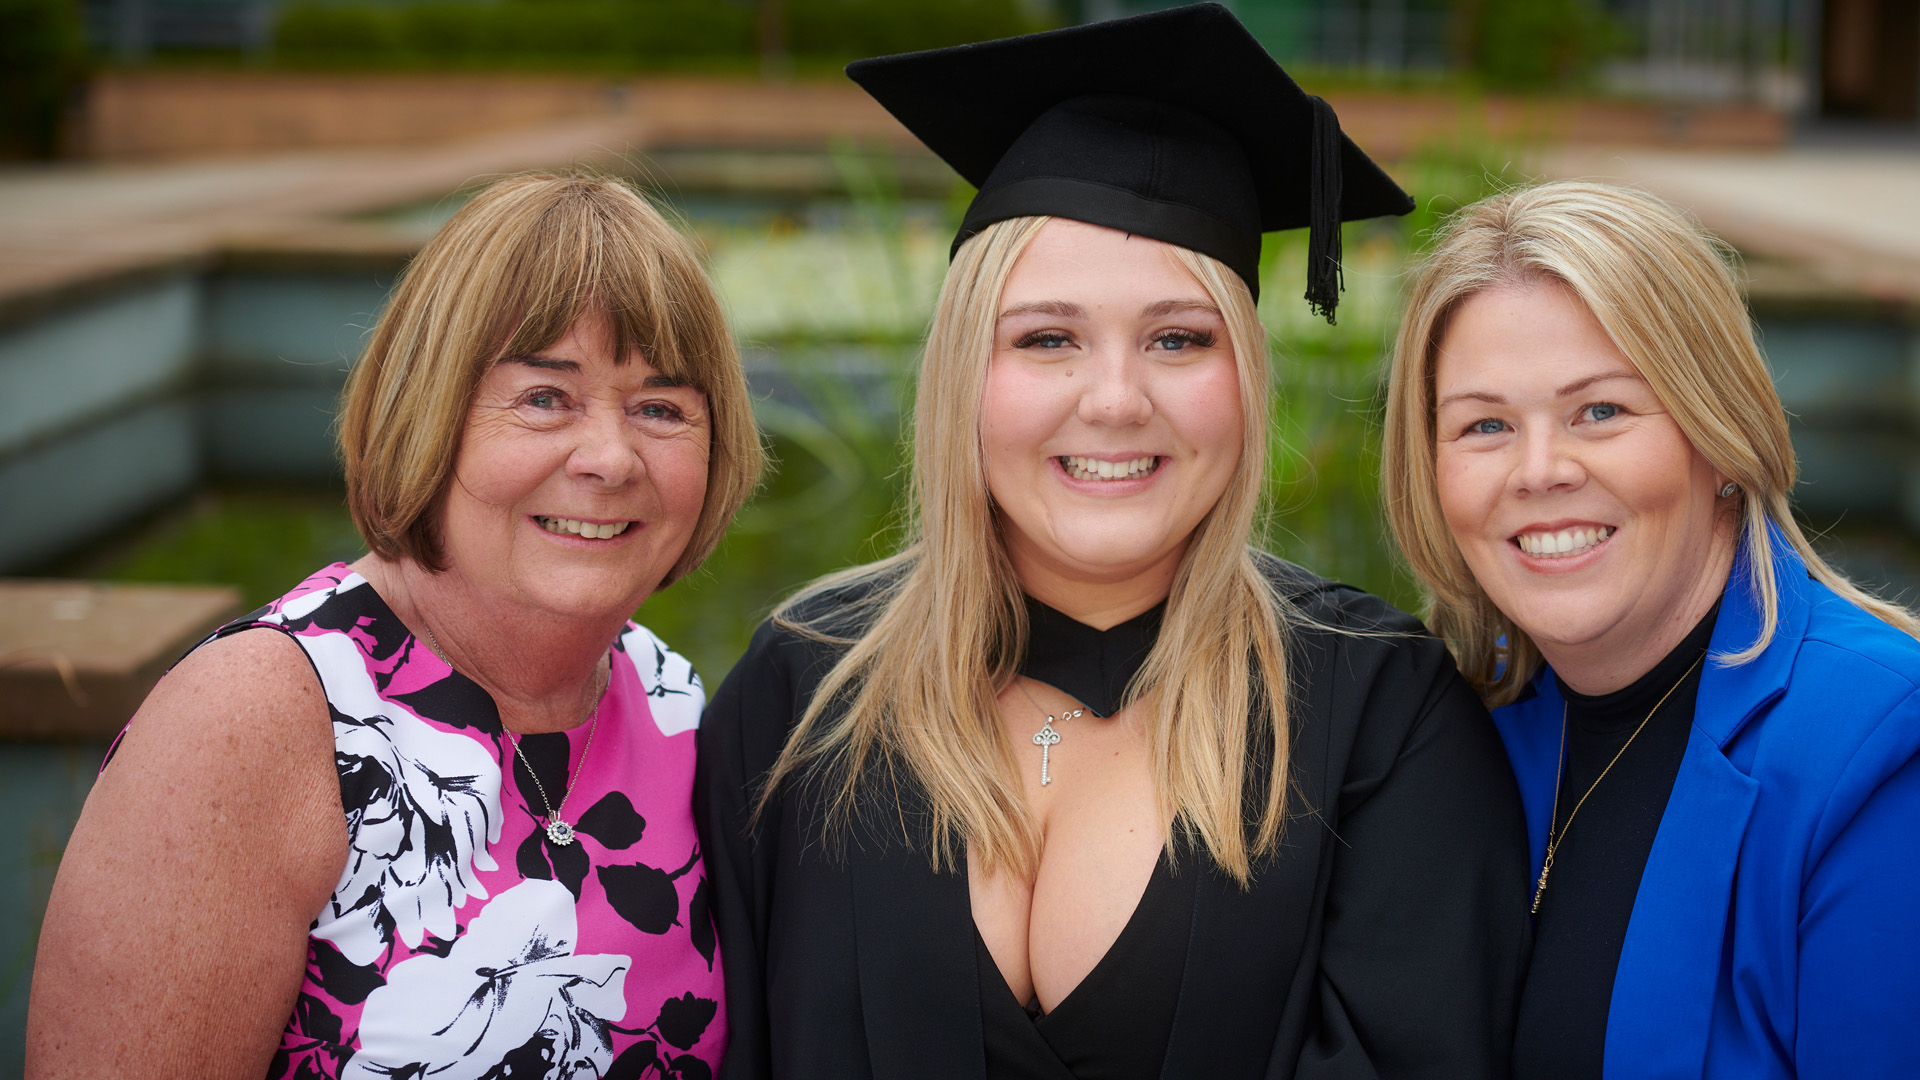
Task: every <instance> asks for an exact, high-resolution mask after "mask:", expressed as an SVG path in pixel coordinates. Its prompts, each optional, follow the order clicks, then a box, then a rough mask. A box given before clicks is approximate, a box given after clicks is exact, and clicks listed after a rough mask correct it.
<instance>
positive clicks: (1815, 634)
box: [1789, 580, 1920, 698]
mask: <svg viewBox="0 0 1920 1080" xmlns="http://www.w3.org/2000/svg"><path fill="white" fill-rule="evenodd" d="M1807 587H1808V599H1809V601H1810V603H1809V605H1808V607H1809V610H1808V613H1807V629H1806V633H1805V635H1804V637H1803V644H1802V646H1801V654H1800V658H1799V661H1798V662H1797V663H1796V664H1795V666H1794V671H1793V677H1792V679H1791V680H1790V682H1789V686H1790V687H1793V686H1794V685H1795V684H1801V683H1803V682H1817V683H1823V684H1825V683H1831V684H1832V685H1829V686H1825V687H1823V689H1824V690H1827V691H1837V692H1840V693H1850V694H1861V693H1870V694H1875V695H1898V696H1900V697H1902V698H1904V697H1906V696H1908V695H1911V694H1912V693H1914V692H1915V691H1917V690H1920V640H1916V639H1915V638H1914V637H1913V636H1912V635H1910V634H1907V633H1906V632H1904V631H1902V630H1901V629H1899V628H1898V627H1895V626H1891V625H1889V624H1887V623H1886V622H1883V621H1881V620H1880V619H1879V618H1878V617H1876V616H1875V615H1874V614H1873V613H1872V612H1869V611H1867V610H1865V609H1864V608H1861V607H1860V606H1859V605H1857V604H1854V603H1852V602H1850V601H1848V600H1846V599H1845V598H1843V597H1841V596H1839V595H1837V594H1835V593H1834V592H1833V591H1832V590H1831V589H1828V588H1827V587H1826V586H1825V585H1822V584H1820V583H1819V582H1817V581H1811V580H1809V581H1808V582H1807ZM1842 674H1844V675H1845V676H1847V677H1848V678H1849V679H1857V680H1864V685H1863V684H1858V683H1842V682H1841V681H1840V680H1839V679H1836V678H1833V676H1836V675H1842Z"/></svg>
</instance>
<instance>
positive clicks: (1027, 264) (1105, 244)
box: [1001, 218, 1208, 309]
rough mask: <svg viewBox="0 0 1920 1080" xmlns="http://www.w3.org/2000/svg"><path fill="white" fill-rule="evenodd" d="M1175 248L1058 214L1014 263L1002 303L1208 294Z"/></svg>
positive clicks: (1129, 302) (1123, 303)
mask: <svg viewBox="0 0 1920 1080" xmlns="http://www.w3.org/2000/svg"><path fill="white" fill-rule="evenodd" d="M1175 251H1176V249H1175V248H1174V247H1173V245H1171V244H1167V243H1163V242H1162V241H1159V240H1154V239H1151V238H1148V237H1145V236H1140V235H1137V234H1131V233H1124V232H1121V231H1119V230H1118V229H1109V228H1105V227H1104V226H1100V225H1089V224H1087V223H1085V222H1081V221H1074V220H1071V219H1069V218H1054V219H1052V220H1050V221H1048V222H1047V223H1046V224H1045V225H1043V226H1041V227H1040V231H1039V232H1038V233H1037V234H1035V235H1034V237H1033V239H1032V241H1030V242H1029V243H1028V244H1027V247H1026V250H1024V251H1022V252H1021V253H1020V258H1019V259H1018V260H1017V261H1016V262H1015V263H1014V264H1013V271H1012V273H1011V274H1009V275H1008V277H1007V284H1006V287H1005V289H1003V290H1002V292H1001V306H1002V307H1006V306H1010V305H1012V304H1018V303H1023V302H1029V301H1036V300H1065V301H1070V302H1074V303H1079V304H1083V305H1088V306H1089V307H1091V306H1094V305H1101V306H1108V305H1110V306H1114V307H1118V308H1121V309H1125V308H1127V307H1130V306H1133V305H1134V304H1135V303H1136V302H1137V303H1138V304H1141V305H1144V304H1150V303H1153V302H1155V301H1159V300H1165V299H1170V298H1177V299H1194V300H1200V301H1206V300H1208V296H1207V291H1206V288H1205V287H1204V286H1202V285H1201V284H1200V281H1199V279H1197V278H1195V277H1194V276H1193V275H1192V274H1191V273H1189V272H1188V271H1187V268H1186V267H1185V266H1182V265H1181V264H1180V260H1179V258H1178V257H1177V256H1176V255H1175Z"/></svg>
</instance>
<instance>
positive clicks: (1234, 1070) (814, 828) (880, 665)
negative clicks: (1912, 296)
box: [695, 5, 1527, 1080]
mask: <svg viewBox="0 0 1920 1080" xmlns="http://www.w3.org/2000/svg"><path fill="white" fill-rule="evenodd" d="M1175 65H1177V66H1178V67H1179V68H1181V69H1183V70H1180V71H1175V70H1173V69H1174V67H1175ZM849 74H851V75H852V76H853V78H854V79H855V80H856V81H858V82H859V83H861V85H863V86H864V87H866V88H867V89H868V91H869V92H871V93H872V94H873V95H874V96H875V97H877V98H878V99H879V100H880V101H881V102H882V103H883V104H884V105H885V106H886V107H887V108H888V109H889V110H891V111H892V112H893V114H894V115H895V116H897V117H898V118H899V119H900V120H901V121H902V122H903V123H905V124H906V125H907V127H908V128H910V129H911V130H913V131H914V132H915V134H917V135H919V136H920V137H921V138H922V139H923V140H925V141H926V143H927V145H928V146H930V147H931V148H932V149H933V150H934V151H935V152H937V153H939V154H940V155H941V156H942V157H943V158H945V159H946V160H947V162H948V163H950V164H951V165H953V166H954V167H955V169H957V170H958V171H959V172H960V174H961V175H963V176H965V177H966V178H968V179H969V180H970V181H972V182H973V183H975V184H976V185H977V186H978V187H979V189H980V191H979V195H978V196H977V197H976V198H975V199H974V201H973V203H972V205H971V207H970V208H969V210H968V212H967V214H966V218H965V221H964V224H963V225H962V227H961V230H960V234H959V236H958V238H957V239H956V241H955V249H954V259H953V266H952V268H951V270H950V271H949V272H948V275H947V280H946V284H945V287H944V289H943V291H942V294H941V297H940V302H939V307H938V309H937V311H936V313H935V315H934V321H933V326H932V329H931V331H930V334H929V338H928V344H927V349H926V356H925V362H924V366H923V367H922V370H921V376H920V382H919V392H918V400H917V401H916V403H915V429H914V460H913V487H912V499H913V505H912V514H913V516H912V528H911V532H910V538H909V541H908V543H907V544H906V546H905V547H904V548H903V549H902V550H901V551H900V553H899V554H897V555H894V556H893V557H891V558H887V559H883V560H881V561H880V562H877V563H873V564H871V565H868V566H863V567H859V568H856V569H854V570H850V571H846V572H844V573H842V574H839V575H835V576H833V577H830V578H828V579H826V580H823V581H821V582H818V583H816V584H814V585H813V586H811V587H809V588H808V589H806V590H804V591H803V592H802V593H801V594H800V595H799V596H797V597H796V598H794V599H793V600H792V601H791V602H789V603H788V604H787V605H786V606H784V607H783V608H782V609H781V610H780V611H778V612H777V613H776V614H775V615H774V617H773V619H772V620H771V621H769V623H768V624H767V625H765V626H763V627H762V628H761V629H760V631H759V633H758V634H757V635H756V636H755V637H754V640H753V644H752V646H751V647H750V648H749V650H748V652H747V654H746V656H745V657H744V658H743V659H742V660H741V661H740V663H739V664H738V666H736V667H735V668H734V670H733V673H732V675H731V676H730V677H729V678H728V679H727V681H726V683H725V684H724V685H723V686H722V687H721V688H720V690H719V691H718V693H717V694H716V695H715V698H714V702H713V705H712V707H711V708H710V709H709V711H708V713H707V715H706V718H705V720H704V722H703V725H702V727H701V730H700V735H699V739H700V743H699V749H700V765H699V773H698V782H697V790H696V793H695V800H696V808H697V811H696V812H697V813H698V814H699V815H700V816H701V819H702V828H703V836H704V844H705V849H704V850H705V856H706V860H707V868H708V872H709V873H710V874H711V875H712V879H711V881H710V882H709V883H708V888H709V889H710V894H711V898H712V903H713V905H714V912H715V921H716V924H717V926H718V928H719V934H720V953H721V956H722V958H723V963H724V965H725V973H726V978H727V992H728V1009H729V1016H730V1025H731V1043H730V1048H729V1051H728V1055H727V1058H726V1061H725V1063H724V1065H723V1067H722V1070H721V1075H722V1076H723V1077H735V1078H746V1077H795V1078H800V1077H806V1078H813V1077H833V1078H836V1080H839V1078H853V1077H902V1078H905V1077H912V1078H915V1080H922V1078H929V1077H955V1078H961V1077H965V1078H973V1080H979V1078H984V1077H995V1078H1000V1077H1048V1078H1055V1080H1058V1078H1072V1077H1081V1078H1091V1077H1111V1078H1130V1077H1153V1076H1189V1075H1193V1076H1199V1075H1205V1076H1211V1077H1258V1076H1266V1077H1323V1076H1340V1077H1365V1076H1422V1077H1463V1078H1464V1077H1471V1078H1475V1080H1484V1078H1487V1077H1499V1076H1503V1075H1504V1074H1505V1072H1506V1069H1507V1057H1508V1048H1509V1045H1510V1042H1511V1039H1512V1025H1513V1012H1514V1003H1515V1000H1516V986H1517V983H1518V981H1519V976H1520V970H1521V964H1522V959H1523V951H1524V942H1525V937H1526V934H1527V913H1526V908H1525V904H1524V902H1523V899H1522V898H1523V897H1524V894H1525V884H1526V866H1525V839H1524V836H1523V830H1522V825H1521V816H1520V807H1519V802H1518V797H1517V793H1516V790H1515V787H1514V783H1513V780H1512V777H1511V775H1510V774H1509V772H1508V770H1507V768H1506V764H1505V760H1504V757H1503V755H1502V752H1501V747H1500V743H1499V740H1498V738H1497V736H1496V735H1495V733H1494V730H1493V728H1492V726H1491V724H1490V722H1489V721H1488V719H1487V717H1486V714H1485V713H1484V712H1483V711H1482V709H1481V707H1480V705H1479V703H1478V702H1477V701H1476V700H1475V698H1474V695H1473V693H1472V691H1471V690H1469V689H1468V687H1467V686H1466V684H1465V683H1464V682H1462V681H1461V679H1460V677H1459V675H1458V674H1457V673H1456V671H1455V669H1454V666H1453V663H1452V662H1451V660H1449V658H1448V656H1447V653H1446V650H1445V649H1444V648H1443V647H1442V646H1441V645H1440V643H1439V642H1438V641H1436V640H1435V639H1433V638H1432V637H1430V636H1428V635H1427V634H1426V633H1425V632H1424V631H1423V630H1422V628H1421V627H1420V626H1419V624H1418V623H1417V622H1415V621H1414V620H1413V619H1411V618H1409V617H1408V616H1406V615H1403V614H1401V613H1400V612H1398V611H1395V610H1394V609H1392V608H1391V607H1389V606H1387V605H1386V604H1384V603H1382V602H1381V601H1380V600H1378V599H1376V598H1374V597H1372V596H1369V595H1367V594H1365V593H1363V592H1360V591H1358V590H1356V589H1352V588H1349V587H1346V586H1343V585H1338V584H1335V583H1333V582H1329V581H1325V580H1322V579H1320V578H1317V577H1315V576H1313V575H1312V574H1310V573H1308V572H1307V571H1305V570H1302V569H1300V568H1299V567H1296V566H1292V565H1290V564H1288V563H1285V562H1282V561H1281V560H1279V559H1276V558H1274V557H1272V556H1269V555H1266V554H1264V553H1262V552H1259V551H1256V550H1253V549H1251V548H1249V546H1248V541H1249V537H1250V536H1251V534H1252V528H1253V524H1254V519H1255V513H1256V507H1257V503H1258V501H1259V493H1260V491H1261V488H1262V479H1263V473H1264V469H1265V465H1266V446H1267V439H1268V434H1267V428H1266V417H1267V415H1268V393H1269V381H1270V379H1269V369H1268V363H1267V355H1268V350H1267V342H1266V339H1265V334H1264V332H1263V330H1262V328H1261V325H1260V323H1259V321H1258V320H1257V318H1256V316H1255V313H1254V290H1255V289H1256V288H1257V286H1258V263H1259V251H1260V234H1261V233H1262V231H1264V230H1269V229H1277V228H1291V227H1298V226H1301V225H1306V224H1309V223H1311V225H1312V227H1313V232H1312V242H1311V247H1312V249H1313V259H1314V266H1313V267H1312V268H1311V272H1310V276H1311V278H1312V279H1313V282H1314V284H1313V286H1312V287H1311V288H1310V290H1309V298H1310V299H1312V300H1314V301H1315V302H1316V303H1318V304H1319V305H1321V306H1322V307H1323V308H1324V310H1326V311H1327V313H1328V314H1329V315H1331V313H1332V309H1333V305H1334V304H1335V302H1336V301H1337V298H1338V261H1337V260H1338V249H1337V238H1338V232H1339V223H1340V221H1341V220H1342V219H1354V218H1364V217H1372V216H1376V215H1380V214H1391V213H1404V212H1405V211H1406V210H1408V209H1410V208H1411V202H1410V201H1409V200H1408V198H1407V196H1406V195H1405V194H1404V193H1403V192H1401V191H1400V189H1399V188H1397V187H1395V186H1394V184H1393V183H1392V181H1390V180H1388V179H1387V178H1386V176H1385V175H1384V174H1382V173H1381V172H1380V170H1379V169H1378V168H1377V167H1376V166H1375V165H1374V164H1373V163H1372V162H1371V161H1369V160H1368V159H1367V158H1366V156H1365V155H1363V154H1362V153H1361V152H1360V151H1359V150H1358V149H1357V148H1356V147H1355V146H1354V145H1353V144H1352V143H1351V142H1349V141H1347V140H1346V139H1345V138H1344V137H1343V136H1342V135H1341V134H1340V131H1339V128H1338V126H1337V122H1336V121H1335V119H1334V117H1333V114H1332V111H1331V110H1330V109H1328V108H1327V107H1326V105H1325V104H1324V103H1323V102H1320V101H1319V100H1317V99H1314V98H1310V97H1308V96H1307V95H1305V94H1303V93H1302V92H1301V91H1300V89H1299V88H1298V87H1297V86H1295V85H1294V83H1293V82H1292V80H1291V79H1289V78H1288V77H1287V76H1286V74H1285V73H1284V72H1282V71H1281V70H1280V69H1279V67H1278V66H1276V65H1275V64H1274V63H1273V61H1272V60H1271V59H1270V58H1269V57H1268V56H1267V55H1266V53H1265V52H1264V51H1263V50H1262V49H1261V48H1260V46H1259V45H1258V44H1257V43H1256V42H1255V41H1254V40H1253V39H1252V38H1251V37H1250V36H1249V35H1248V34H1247V33H1246V31H1245V30H1244V29H1242V28H1241V27H1240V25H1239V23H1237V22H1236V21H1235V20H1234V19H1233V17H1232V16H1231V15H1230V14H1229V13H1227V12H1226V10H1225V9H1223V8H1220V7H1218V6H1214V5H1202V6H1197V7H1187V8H1180V9H1176V10H1173V11H1169V12H1163V13H1158V14H1153V15H1147V16H1141V17H1138V18H1133V19H1126V20H1119V21H1114V22H1108V23H1103V24H1097V25H1092V26H1085V27H1077V28H1072V29H1067V30H1061V31H1055V32H1051V33H1046V34H1037V35H1032V36H1028V37H1022V38H1014V39H1010V40H1006V41H997V42H989V43H986V44H982V45H974V46H966V47H962V48H955V49H944V50H939V51H935V52H928V53H919V54H913V55H908V56H898V57H885V58H881V59H877V60H868V61H862V62H860V63H857V64H855V65H854V66H853V67H852V68H850V69H849ZM1343 180H1344V184H1343V182H1342V181H1343Z"/></svg>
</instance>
